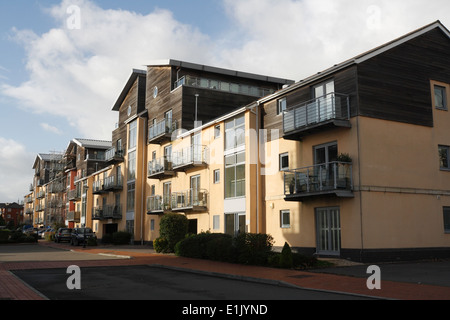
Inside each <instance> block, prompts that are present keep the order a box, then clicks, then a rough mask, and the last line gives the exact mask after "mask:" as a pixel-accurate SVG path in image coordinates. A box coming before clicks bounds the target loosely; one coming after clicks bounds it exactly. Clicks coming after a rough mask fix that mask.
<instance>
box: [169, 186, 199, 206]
mask: <svg viewBox="0 0 450 320" xmlns="http://www.w3.org/2000/svg"><path fill="white" fill-rule="evenodd" d="M171 202H172V204H171V205H172V211H207V210H208V209H207V206H208V194H207V192H206V191H205V190H200V191H194V190H193V189H189V190H186V191H180V192H173V193H172V201H171Z"/></svg>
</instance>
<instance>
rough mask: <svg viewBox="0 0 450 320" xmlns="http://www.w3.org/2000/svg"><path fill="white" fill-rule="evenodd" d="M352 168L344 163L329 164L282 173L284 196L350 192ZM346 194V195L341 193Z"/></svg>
mask: <svg viewBox="0 0 450 320" xmlns="http://www.w3.org/2000/svg"><path fill="white" fill-rule="evenodd" d="M352 170H353V166H352V164H351V163H346V162H337V161H336V162H329V163H324V164H319V165H315V166H310V167H305V168H300V169H295V170H288V171H285V172H284V194H285V195H286V196H288V197H289V196H298V195H301V196H302V197H303V196H308V195H313V194H314V195H316V194H322V193H335V191H350V192H351V191H352V190H353V178H352V173H353V172H352ZM343 194H347V193H343Z"/></svg>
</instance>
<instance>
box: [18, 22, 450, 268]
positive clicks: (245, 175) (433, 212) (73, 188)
mask: <svg viewBox="0 0 450 320" xmlns="http://www.w3.org/2000/svg"><path fill="white" fill-rule="evenodd" d="M449 49H450V32H449V31H448V30H447V29H446V28H445V27H444V26H443V25H442V24H441V23H440V22H439V21H437V22H435V23H432V24H430V25H427V26H425V27H423V28H421V29H419V30H416V31H413V32H411V33H409V34H407V35H405V36H403V37H401V38H398V39H396V40H393V41H391V42H389V43H387V44H385V45H382V46H380V47H377V48H375V49H373V50H370V51H368V52H365V53H363V54H361V55H359V56H356V57H354V58H352V59H349V60H347V61H344V62H342V63H340V64H337V65H334V66H333V67H331V68H329V69H327V70H324V71H322V72H320V73H317V74H315V75H313V76H311V77H308V78H306V79H304V80H302V81H299V82H297V83H294V82H293V81H290V80H287V79H279V78H273V77H267V76H261V75H256V74H249V73H243V72H239V71H233V70H227V69H220V68H215V67H209V66H204V65H199V64H192V63H187V62H183V61H177V60H166V61H158V62H154V63H151V64H150V65H148V66H147V69H146V70H133V71H132V74H131V76H130V77H129V79H128V81H127V83H126V84H125V86H124V88H123V90H122V92H121V93H120V95H119V98H118V99H117V101H116V103H115V104H114V106H113V108H112V110H113V111H114V112H117V114H118V123H117V126H116V128H115V130H114V131H113V132H112V140H111V142H99V141H97V142H96V143H94V144H93V145H89V144H88V141H81V140H79V139H78V140H77V139H75V140H74V141H72V142H71V143H70V144H69V147H68V148H67V151H66V153H65V155H64V159H65V161H66V162H65V168H64V170H65V171H64V172H65V174H66V186H67V191H68V195H67V206H66V211H67V219H66V222H67V223H68V224H69V225H70V226H80V225H87V226H89V227H92V228H93V229H94V231H95V232H96V233H97V235H98V237H99V238H100V239H101V238H102V237H103V236H104V235H105V234H110V233H113V232H115V231H122V230H127V231H129V232H131V233H132V234H133V240H134V242H135V243H150V242H151V241H153V240H155V239H156V238H158V237H159V222H160V219H161V217H162V216H163V215H164V214H167V213H169V212H175V213H179V214H183V215H186V216H187V218H188V219H189V232H191V233H199V232H203V231H210V232H221V233H228V234H231V235H236V234H238V233H241V232H252V233H268V234H270V235H272V236H273V237H274V240H275V247H279V248H281V247H282V246H283V245H284V243H285V242H287V243H289V244H290V245H291V247H293V248H294V249H295V250H297V251H299V252H302V253H306V254H317V255H321V256H334V257H342V258H349V259H353V260H358V261H375V260H377V261H379V260H384V259H386V260H393V259H411V258H428V257H448V256H450V249H449V248H450V179H449V178H450V177H449V176H447V175H448V174H449V171H450V169H449V168H450V160H449V159H450V154H449V153H450V135H449V134H448V128H449V126H450V116H449V113H448V107H449V103H450V98H449V97H450V56H449V55H448V52H450V51H449ZM91 142H92V141H91ZM88 145H89V146H90V147H96V148H100V149H101V150H100V149H97V152H99V153H97V154H96V155H95V156H94V155H93V154H92V153H89V152H86V151H82V154H81V155H79V154H78V153H79V152H81V151H80V150H82V149H83V148H85V147H87V146H88ZM83 150H86V149H83ZM91 155H92V157H93V158H95V159H91ZM100 158H101V159H100ZM91 160H94V162H90V161H91ZM38 191H39V190H34V192H33V194H29V195H28V196H27V198H26V199H28V200H30V199H34V198H35V197H36V199H38V198H37V192H38ZM32 201H34V200H32ZM36 204H38V202H37V200H35V206H36Z"/></svg>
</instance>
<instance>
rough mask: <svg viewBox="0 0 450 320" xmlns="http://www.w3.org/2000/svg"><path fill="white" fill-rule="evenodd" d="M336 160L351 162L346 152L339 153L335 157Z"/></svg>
mask: <svg viewBox="0 0 450 320" xmlns="http://www.w3.org/2000/svg"><path fill="white" fill-rule="evenodd" d="M337 161H338V162H345V163H352V157H350V155H349V154H348V153H341V154H340V155H338V157H337Z"/></svg>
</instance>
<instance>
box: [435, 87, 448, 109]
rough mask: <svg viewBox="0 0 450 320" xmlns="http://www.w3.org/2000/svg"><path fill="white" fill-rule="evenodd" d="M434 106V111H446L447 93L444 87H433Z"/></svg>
mask: <svg viewBox="0 0 450 320" xmlns="http://www.w3.org/2000/svg"><path fill="white" fill-rule="evenodd" d="M434 105H435V107H436V109H441V110H447V92H446V88H445V87H443V86H439V85H434Z"/></svg>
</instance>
